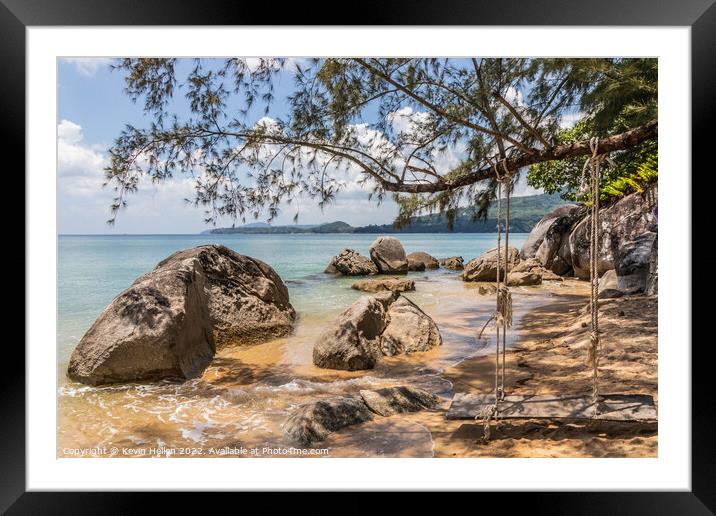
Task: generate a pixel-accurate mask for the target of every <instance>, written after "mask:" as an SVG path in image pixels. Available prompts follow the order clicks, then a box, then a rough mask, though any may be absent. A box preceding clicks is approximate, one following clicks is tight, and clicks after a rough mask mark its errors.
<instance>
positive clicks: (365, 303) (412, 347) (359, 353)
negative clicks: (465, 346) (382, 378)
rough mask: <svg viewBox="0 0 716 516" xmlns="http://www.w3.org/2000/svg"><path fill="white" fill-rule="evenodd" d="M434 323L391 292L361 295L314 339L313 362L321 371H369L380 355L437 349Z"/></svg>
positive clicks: (438, 343)
mask: <svg viewBox="0 0 716 516" xmlns="http://www.w3.org/2000/svg"><path fill="white" fill-rule="evenodd" d="M441 344H442V337H441V336H440V330H439V329H438V326H437V325H436V324H435V322H434V321H433V320H432V319H431V318H430V317H429V316H428V315H427V314H425V312H423V311H422V310H421V309H420V308H418V306H417V305H415V304H414V303H413V302H412V301H410V300H409V299H407V298H406V297H403V296H401V295H400V294H396V293H393V292H384V293H380V294H376V295H374V296H369V295H365V296H361V297H359V298H358V299H357V300H356V301H355V302H354V303H353V304H352V305H350V306H349V307H348V308H347V309H346V310H345V311H344V312H343V313H342V314H341V315H340V316H339V317H338V318H337V319H336V320H335V321H333V322H332V323H331V324H330V326H329V327H328V328H327V329H326V330H325V331H324V333H323V334H322V335H321V336H320V337H319V338H318V341H317V342H316V344H315V346H314V348H313V363H314V364H315V365H316V366H318V367H321V368H325V369H343V370H348V371H356V370H361V369H372V368H374V367H375V365H376V363H377V362H378V360H379V359H380V357H382V356H392V355H398V354H405V353H413V352H417V351H427V350H429V349H432V348H434V347H435V346H440V345H441Z"/></svg>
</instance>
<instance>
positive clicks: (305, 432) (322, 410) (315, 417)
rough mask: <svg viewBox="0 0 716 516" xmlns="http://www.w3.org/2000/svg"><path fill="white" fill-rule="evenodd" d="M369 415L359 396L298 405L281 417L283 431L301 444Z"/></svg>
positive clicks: (366, 417) (368, 417) (371, 415)
mask: <svg viewBox="0 0 716 516" xmlns="http://www.w3.org/2000/svg"><path fill="white" fill-rule="evenodd" d="M372 419H373V414H372V413H371V411H370V410H368V407H367V406H366V405H365V403H363V400H362V399H361V398H357V397H356V398H349V397H335V398H328V399H323V400H319V401H314V402H311V403H306V404H305V405H301V406H300V407H298V408H297V409H296V411H295V412H294V413H293V414H291V415H290V416H289V417H288V418H287V419H286V421H284V423H283V432H284V434H285V435H286V436H288V437H289V438H290V439H291V440H293V441H295V442H297V443H299V444H302V445H304V446H305V445H309V444H311V443H313V442H315V441H322V440H324V439H325V438H326V437H327V436H328V434H330V433H331V432H335V431H336V430H339V429H341V428H344V427H346V426H350V425H356V424H358V423H364V422H366V421H370V420H372Z"/></svg>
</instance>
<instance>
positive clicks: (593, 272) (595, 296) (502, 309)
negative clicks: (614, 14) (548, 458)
mask: <svg viewBox="0 0 716 516" xmlns="http://www.w3.org/2000/svg"><path fill="white" fill-rule="evenodd" d="M589 148H590V150H591V151H592V154H591V156H590V157H588V158H587V160H586V162H585V163H584V168H583V169H582V180H581V184H580V192H582V193H587V192H589V195H590V198H591V199H590V200H591V206H590V218H591V220H590V221H589V226H588V227H589V279H590V287H591V292H590V302H589V308H590V312H591V331H590V333H589V341H590V346H589V356H588V359H587V362H588V364H589V365H591V368H592V404H593V405H594V416H596V415H598V410H599V401H600V395H599V350H600V342H599V268H598V253H599V226H600V224H599V195H600V192H599V182H600V179H601V163H602V162H603V161H607V162H608V163H610V164H611V165H612V166H613V162H612V160H611V159H610V158H609V156H608V154H599V138H598V137H596V136H595V137H593V138H591V139H590V140H589ZM501 164H502V170H503V173H502V174H500V172H499V170H498V167H497V164H496V163H493V164H492V167H493V169H494V171H495V177H496V178H497V277H496V279H495V286H496V307H495V313H494V315H493V316H492V317H491V318H490V320H492V319H494V320H495V335H496V342H495V392H494V395H495V400H494V403H493V404H491V405H485V407H484V408H483V409H482V411H481V412H480V413H479V414H478V415H477V416H476V418H475V419H478V418H480V419H482V426H483V439H484V440H489V439H490V420H491V419H494V420H495V421H497V420H498V419H499V415H500V402H501V401H503V400H504V399H505V350H506V347H507V330H508V328H510V327H511V326H512V294H511V292H510V289H509V288H508V287H507V274H508V272H509V263H510V260H509V252H510V251H509V238H510V188H511V184H512V174H511V173H510V171H509V169H508V168H507V164H506V161H505V159H503V160H502V161H501ZM587 169H589V180H588V181H587ZM587 183H588V184H587ZM503 187H504V189H505V204H506V213H505V253H504V267H503V264H502V260H503V256H502V252H501V246H502V242H501V239H502V227H501V222H502V190H503ZM503 270H504V271H505V274H504V283H503V275H502V271H503ZM490 320H488V321H487V323H489V322H490ZM487 323H485V326H487ZM485 326H483V328H482V329H483V330H484V329H485ZM480 335H482V331H481V332H480ZM500 355H501V358H502V361H501V362H502V363H501V364H500ZM500 366H501V367H500Z"/></svg>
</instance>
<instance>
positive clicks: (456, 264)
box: [438, 256, 465, 271]
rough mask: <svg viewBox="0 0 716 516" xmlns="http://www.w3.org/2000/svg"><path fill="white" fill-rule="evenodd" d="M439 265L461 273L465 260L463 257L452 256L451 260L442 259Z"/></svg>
mask: <svg viewBox="0 0 716 516" xmlns="http://www.w3.org/2000/svg"><path fill="white" fill-rule="evenodd" d="M438 263H439V264H440V265H441V266H443V267H445V268H446V269H450V270H453V271H461V270H462V269H463V267H464V263H465V260H463V258H462V256H450V257H449V258H442V259H440V261H439V262H438Z"/></svg>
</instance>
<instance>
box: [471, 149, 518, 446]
mask: <svg viewBox="0 0 716 516" xmlns="http://www.w3.org/2000/svg"><path fill="white" fill-rule="evenodd" d="M493 168H494V171H495V177H496V178H497V249H496V251H497V267H496V269H497V271H496V277H495V287H496V291H495V297H496V299H495V305H496V306H495V314H494V316H493V317H492V318H494V319H495V403H494V404H493V405H488V406H486V407H485V408H483V410H482V411H481V412H480V414H479V415H478V416H477V417H479V418H481V419H482V426H483V439H484V440H489V439H490V420H491V419H495V421H497V419H498V416H499V413H500V401H502V400H504V398H505V350H506V347H507V328H509V327H511V326H512V294H511V293H510V289H509V288H508V287H507V284H506V282H507V273H508V272H509V262H510V260H509V235H510V184H511V174H510V171H509V169H508V168H507V165H506V162H505V160H504V159H503V160H502V169H503V170H504V174H502V175H501V174H500V173H499V171H498V169H497V165H496V164H493ZM505 182H506V183H507V185H506V187H505V200H506V213H505V254H504V260H505V263H504V269H503V266H502V251H501V249H502V242H501V236H502V227H501V221H502V187H503V185H504V184H505ZM503 270H504V271H505V274H504V280H505V284H504V285H503V284H502V282H503V275H502V271H503ZM492 318H491V319H492ZM488 322H489V320H488ZM486 325H487V323H486V324H485V326H486ZM483 330H484V327H483ZM500 330H502V331H500ZM480 334H482V332H480ZM500 352H501V353H500ZM500 354H501V355H502V368H500Z"/></svg>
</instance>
